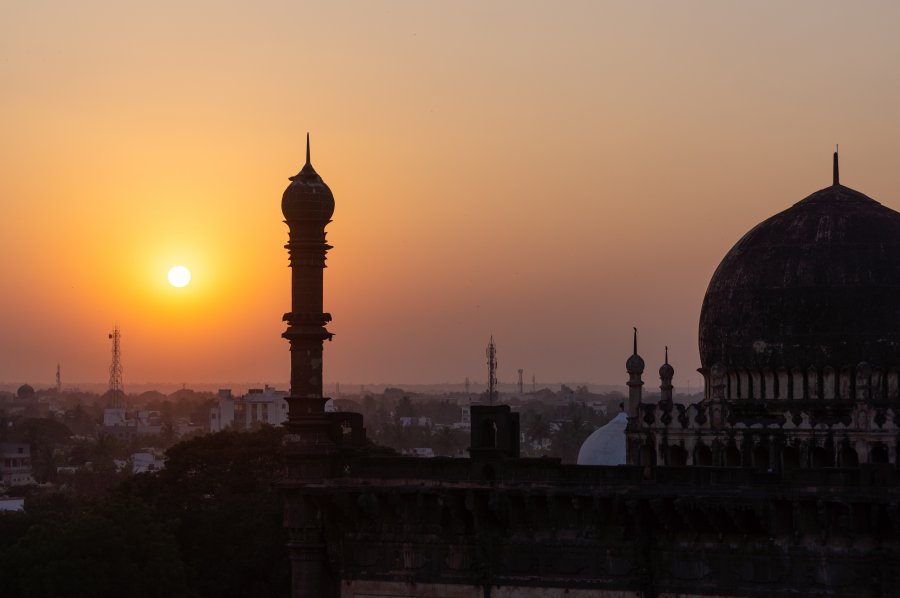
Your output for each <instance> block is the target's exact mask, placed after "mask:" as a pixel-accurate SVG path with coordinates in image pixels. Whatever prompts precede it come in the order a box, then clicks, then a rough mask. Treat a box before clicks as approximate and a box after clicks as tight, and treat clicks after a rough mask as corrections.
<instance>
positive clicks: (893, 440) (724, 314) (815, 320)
mask: <svg viewBox="0 0 900 598" xmlns="http://www.w3.org/2000/svg"><path fill="white" fill-rule="evenodd" d="M699 337H700V360H701V368H700V370H699V371H700V373H701V374H702V375H703V378H704V383H705V393H704V397H703V400H702V401H700V402H698V403H695V404H692V405H677V404H674V403H673V402H672V398H671V397H672V395H671V390H672V389H671V386H672V384H671V382H672V375H673V374H674V372H673V371H672V370H671V367H669V369H668V370H665V371H664V370H662V369H661V370H660V380H661V392H662V398H661V400H660V401H658V402H656V403H654V404H649V403H645V402H642V401H641V393H640V384H638V382H640V379H641V374H642V372H643V361H642V360H641V363H640V367H637V366H635V367H632V368H630V369H629V374H630V375H631V376H632V378H633V380H632V382H631V383H630V384H633V386H632V389H634V390H635V391H636V394H635V393H633V395H634V396H633V397H632V401H631V402H630V407H629V409H630V411H629V424H628V432H627V435H628V447H629V451H628V454H629V460H628V462H629V463H631V464H634V465H643V466H646V465H652V464H665V465H675V466H683V465H702V466H710V465H722V466H744V467H754V468H756V469H759V470H762V471H793V470H796V469H804V468H832V467H857V466H859V465H860V464H891V465H896V464H897V447H898V442H897V440H898V436H900V428H898V425H897V424H898V419H897V418H898V409H897V406H898V405H900V213H897V212H895V211H894V210H892V209H890V208H888V207H886V206H883V205H881V204H880V203H878V202H877V201H875V200H873V199H871V198H869V197H867V196H866V195H863V194H862V193H860V192H858V191H855V190H853V189H850V188H849V187H846V186H844V185H841V184H840V180H839V176H838V164H837V154H835V156H834V184H833V185H832V186H830V187H826V188H825V189H822V190H820V191H817V192H815V193H813V194H812V195H810V196H809V197H807V198H805V199H803V200H802V201H800V202H798V203H796V204H794V205H793V206H791V207H790V208H788V209H786V210H784V211H783V212H781V213H779V214H776V215H775V216H772V217H771V218H769V219H767V220H765V221H764V222H762V223H760V224H759V225H757V226H756V227H754V228H753V229H752V230H750V231H749V232H748V233H747V234H746V235H744V237H743V238H741V239H740V240H739V241H738V242H737V244H736V245H735V246H734V247H733V248H732V249H731V251H729V252H728V254H727V255H726V256H725V258H724V259H723V260H722V262H721V264H720V265H719V267H718V269H717V270H716V271H715V273H714V274H713V277H712V280H711V281H710V283H709V288H708V290H707V292H706V296H705V298H704V301H703V307H702V311H701V314H700V335H699ZM636 355H637V349H636V348H635V356H636ZM633 359H634V357H633ZM638 359H639V358H638ZM634 361H635V363H637V360H636V359H635V360H634ZM629 363H631V361H629ZM632 365H634V364H632ZM663 367H664V368H665V366H663Z"/></svg>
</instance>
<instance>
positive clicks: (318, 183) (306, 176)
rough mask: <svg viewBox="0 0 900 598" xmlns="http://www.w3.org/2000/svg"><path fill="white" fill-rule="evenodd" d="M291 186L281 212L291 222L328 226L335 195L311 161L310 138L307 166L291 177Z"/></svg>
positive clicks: (286, 193) (283, 200) (307, 150)
mask: <svg viewBox="0 0 900 598" xmlns="http://www.w3.org/2000/svg"><path fill="white" fill-rule="evenodd" d="M290 180H291V184H290V185H288V187H287V189H285V190H284V195H282V196H281V212H282V213H283V214H284V219H285V220H286V221H287V222H288V223H289V224H290V223H291V222H297V221H307V222H314V223H321V224H327V223H328V222H329V221H331V216H332V215H333V214H334V195H333V194H332V193H331V189H329V188H328V185H326V184H325V181H323V180H322V177H320V176H319V173H317V172H316V170H315V169H314V168H313V167H312V163H311V162H310V160H309V136H307V138H306V164H304V165H303V169H302V170H300V172H298V173H297V174H295V175H294V176H292V177H290Z"/></svg>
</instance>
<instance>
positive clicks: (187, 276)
mask: <svg viewBox="0 0 900 598" xmlns="http://www.w3.org/2000/svg"><path fill="white" fill-rule="evenodd" d="M189 282H191V271H190V270H188V269H187V268H185V267H184V266H173V267H172V268H171V269H170V270H169V284H170V285H172V286H173V287H178V288H181V287H185V286H187V284H188V283H189Z"/></svg>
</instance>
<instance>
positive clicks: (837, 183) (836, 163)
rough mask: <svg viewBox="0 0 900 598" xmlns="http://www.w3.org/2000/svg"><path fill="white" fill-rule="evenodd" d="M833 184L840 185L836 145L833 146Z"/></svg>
mask: <svg viewBox="0 0 900 598" xmlns="http://www.w3.org/2000/svg"><path fill="white" fill-rule="evenodd" d="M834 184H835V185H840V184H841V171H840V168H839V167H838V145H837V144H835V146H834Z"/></svg>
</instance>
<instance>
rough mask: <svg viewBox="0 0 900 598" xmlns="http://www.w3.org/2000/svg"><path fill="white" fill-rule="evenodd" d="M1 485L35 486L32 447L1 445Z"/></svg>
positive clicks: (18, 444)
mask: <svg viewBox="0 0 900 598" xmlns="http://www.w3.org/2000/svg"><path fill="white" fill-rule="evenodd" d="M0 483H2V484H3V485H4V486H6V487H12V486H28V485H30V484H34V483H35V481H34V478H33V477H32V469H31V446H30V445H28V444H24V443H2V444H0Z"/></svg>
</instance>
